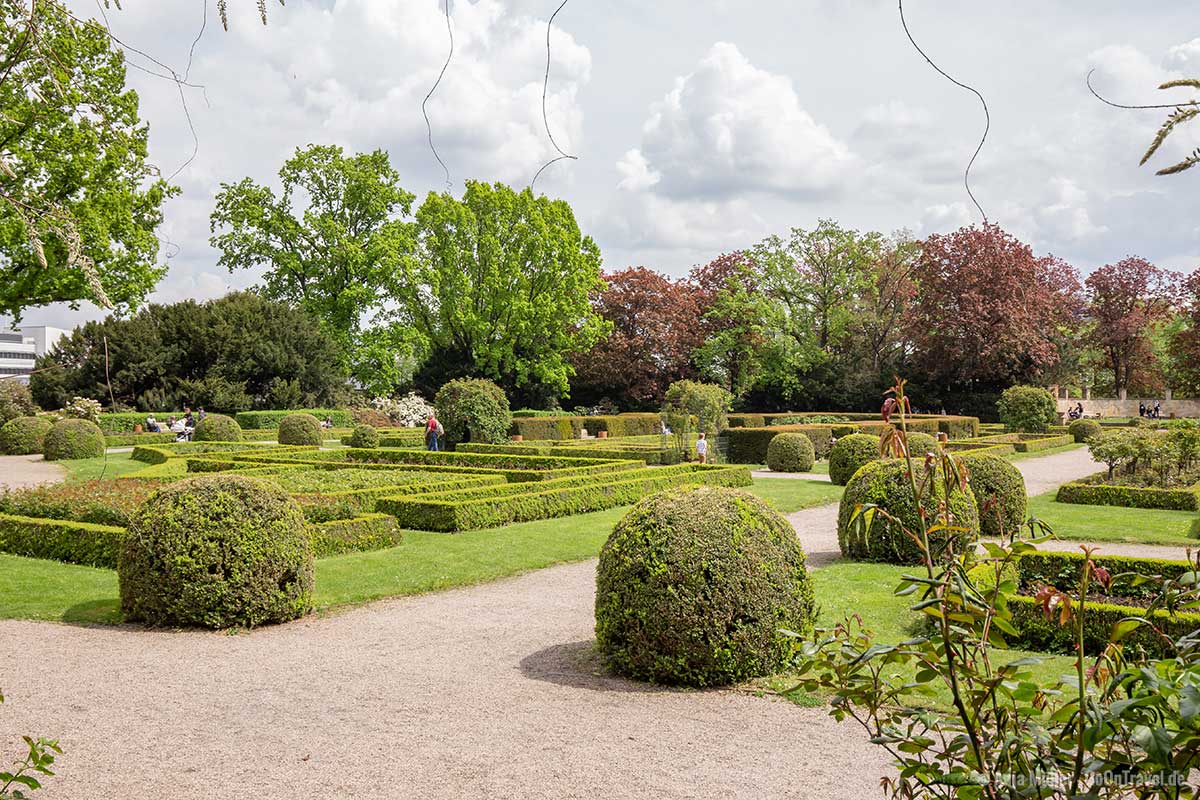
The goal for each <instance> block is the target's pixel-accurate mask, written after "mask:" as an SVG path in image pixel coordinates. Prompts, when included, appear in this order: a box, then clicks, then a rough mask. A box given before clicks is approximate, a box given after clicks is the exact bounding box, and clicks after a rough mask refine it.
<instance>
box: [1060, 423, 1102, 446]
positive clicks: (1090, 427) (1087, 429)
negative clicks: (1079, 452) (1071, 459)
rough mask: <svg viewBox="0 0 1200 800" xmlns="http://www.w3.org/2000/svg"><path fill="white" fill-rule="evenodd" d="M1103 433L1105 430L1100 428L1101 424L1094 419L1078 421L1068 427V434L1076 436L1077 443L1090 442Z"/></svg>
mask: <svg viewBox="0 0 1200 800" xmlns="http://www.w3.org/2000/svg"><path fill="white" fill-rule="evenodd" d="M1103 431H1104V428H1102V427H1100V423H1099V422H1096V420H1094V419H1077V420H1075V421H1074V422H1072V423H1071V424H1070V425H1068V426H1067V433H1069V434H1071V435H1072V436H1074V437H1075V441H1077V442H1086V441H1089V440H1090V439H1091V438H1092V437H1093V436H1099V435H1100V434H1101V433H1102V432H1103Z"/></svg>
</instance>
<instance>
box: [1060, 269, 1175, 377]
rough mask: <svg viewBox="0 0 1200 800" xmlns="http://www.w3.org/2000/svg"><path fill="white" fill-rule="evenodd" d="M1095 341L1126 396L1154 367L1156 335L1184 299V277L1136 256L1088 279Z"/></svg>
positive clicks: (1089, 304) (1089, 303)
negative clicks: (1153, 335) (1153, 337)
mask: <svg viewBox="0 0 1200 800" xmlns="http://www.w3.org/2000/svg"><path fill="white" fill-rule="evenodd" d="M1084 285H1085V286H1086V287H1087V292H1088V316H1089V317H1090V318H1091V321H1092V323H1093V325H1092V328H1091V337H1092V341H1093V342H1094V343H1095V345H1096V346H1097V347H1098V348H1099V349H1100V351H1101V352H1102V353H1103V354H1104V363H1105V365H1106V366H1107V367H1108V369H1110V370H1112V374H1113V389H1114V390H1115V391H1116V392H1117V393H1120V392H1121V390H1123V389H1127V388H1129V387H1130V386H1132V385H1134V384H1136V383H1137V382H1138V376H1139V373H1140V374H1142V375H1144V374H1145V373H1146V372H1147V371H1148V370H1150V369H1153V367H1154V361H1155V359H1154V353H1153V350H1152V348H1151V341H1150V333H1151V330H1152V328H1153V327H1154V326H1156V325H1158V324H1161V323H1162V322H1164V321H1166V320H1167V319H1168V318H1169V317H1170V316H1171V314H1172V311H1173V309H1174V308H1175V306H1176V303H1177V302H1178V299H1179V289H1180V282H1179V276H1178V275H1177V274H1175V273H1173V272H1169V271H1167V270H1163V269H1159V268H1158V267H1156V266H1154V265H1153V264H1151V263H1150V262H1149V261H1147V260H1146V259H1144V258H1139V257H1137V256H1130V257H1128V258H1123V259H1121V260H1120V261H1118V262H1117V263H1115V264H1105V265H1104V266H1103V267H1100V268H1099V269H1097V270H1096V271H1094V272H1093V273H1092V274H1091V275H1088V277H1087V280H1085V281H1084Z"/></svg>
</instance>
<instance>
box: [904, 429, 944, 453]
mask: <svg viewBox="0 0 1200 800" xmlns="http://www.w3.org/2000/svg"><path fill="white" fill-rule="evenodd" d="M937 451H938V443H937V439H935V438H934V437H932V436H930V435H929V434H928V433H920V432H919V431H912V432H910V433H909V434H908V452H909V453H910V454H911V455H912V457H913V458H924V457H925V454H926V453H936V452H937Z"/></svg>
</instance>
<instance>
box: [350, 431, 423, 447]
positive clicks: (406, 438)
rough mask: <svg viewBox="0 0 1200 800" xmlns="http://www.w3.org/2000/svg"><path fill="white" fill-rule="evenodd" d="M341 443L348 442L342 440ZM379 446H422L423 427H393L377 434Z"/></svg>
mask: <svg viewBox="0 0 1200 800" xmlns="http://www.w3.org/2000/svg"><path fill="white" fill-rule="evenodd" d="M342 444H349V442H347V441H346V440H342ZM379 446H380V447H424V446H425V429H424V428H393V429H391V430H388V431H385V432H383V433H380V434H379Z"/></svg>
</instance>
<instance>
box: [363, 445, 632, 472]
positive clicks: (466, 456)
mask: <svg viewBox="0 0 1200 800" xmlns="http://www.w3.org/2000/svg"><path fill="white" fill-rule="evenodd" d="M342 452H344V453H345V454H346V458H347V460H349V461H368V462H375V463H392V464H433V465H441V466H451V467H485V468H487V469H545V470H549V469H564V468H568V467H593V466H600V465H601V464H602V463H603V462H606V461H619V460H621V459H616V458H605V457H603V456H595V455H591V456H587V457H585V458H578V457H567V456H560V455H549V456H524V455H511V454H508V453H458V452H454V453H448V452H445V451H440V452H430V451H428V450H405V449H396V448H392V449H385V448H377V449H371V450H358V449H354V448H348V449H346V450H344V451H342ZM636 466H642V465H641V464H637V465H636Z"/></svg>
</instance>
